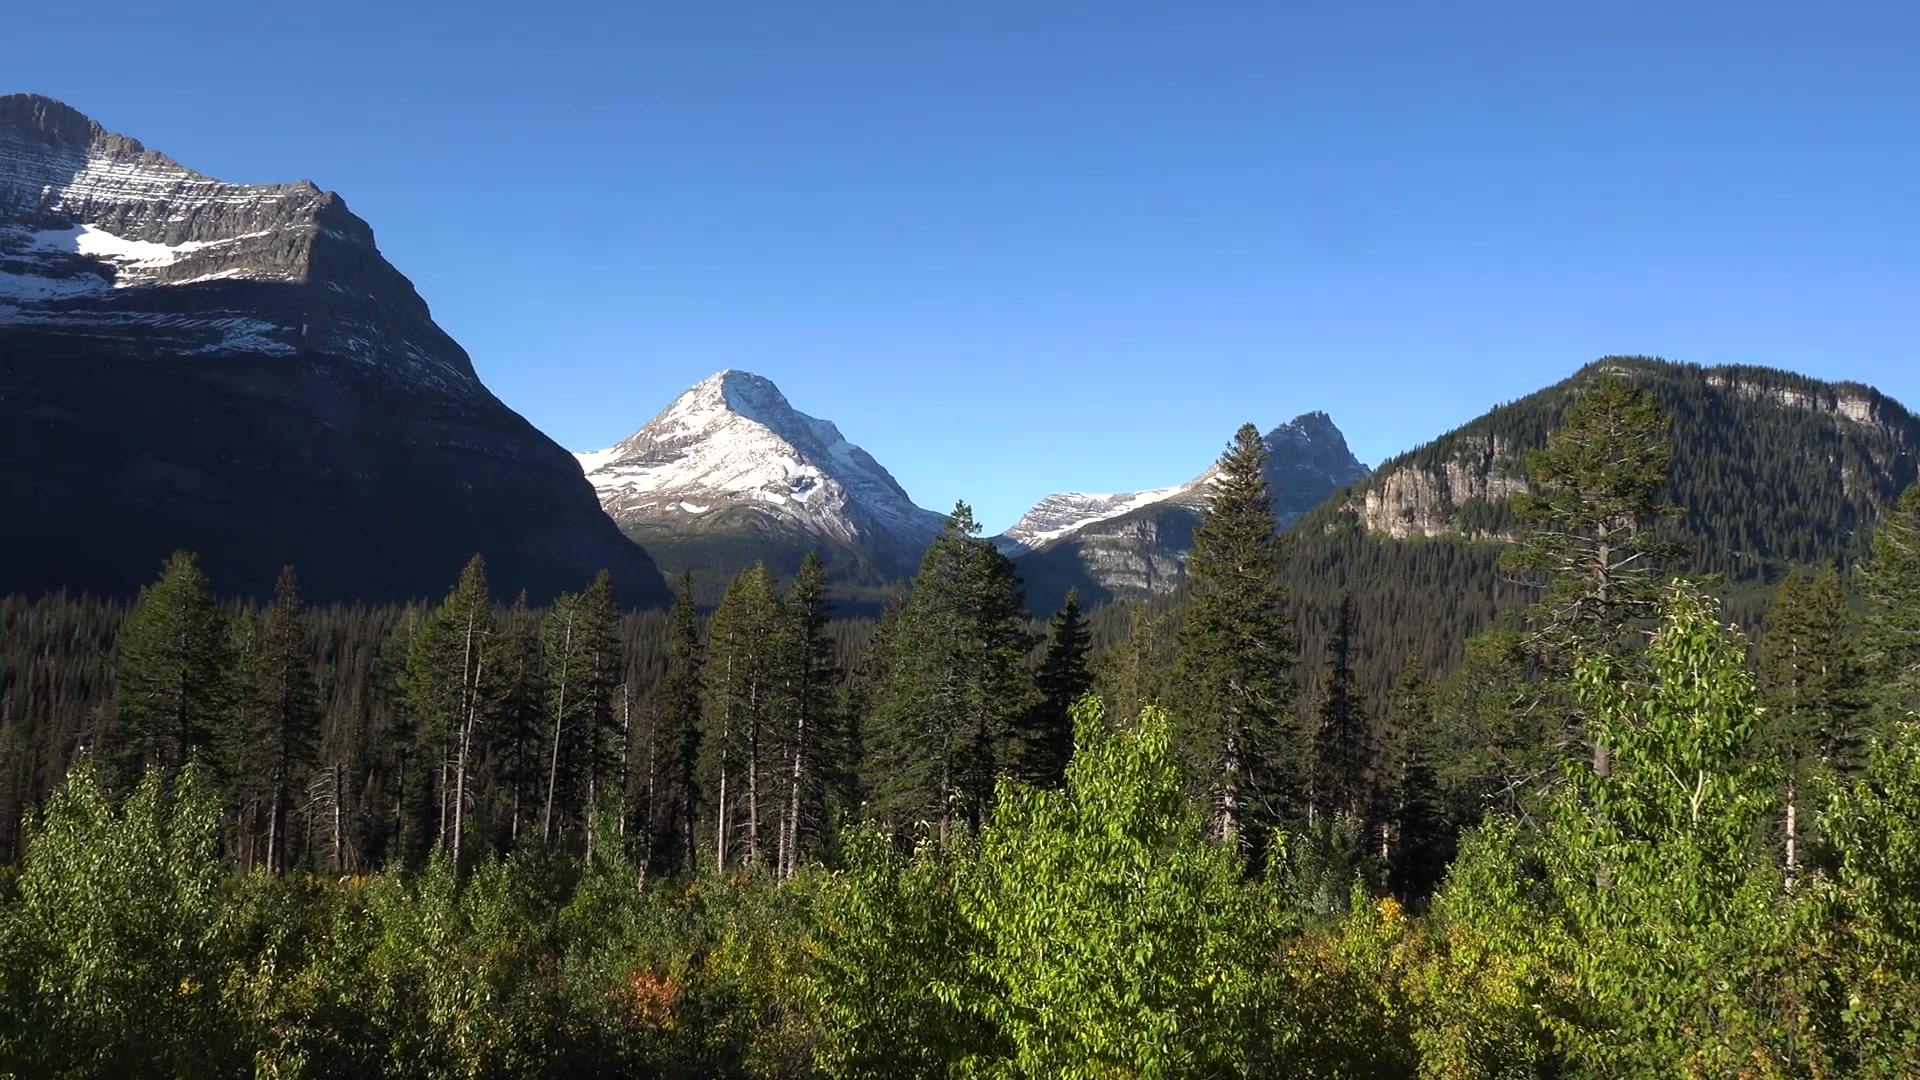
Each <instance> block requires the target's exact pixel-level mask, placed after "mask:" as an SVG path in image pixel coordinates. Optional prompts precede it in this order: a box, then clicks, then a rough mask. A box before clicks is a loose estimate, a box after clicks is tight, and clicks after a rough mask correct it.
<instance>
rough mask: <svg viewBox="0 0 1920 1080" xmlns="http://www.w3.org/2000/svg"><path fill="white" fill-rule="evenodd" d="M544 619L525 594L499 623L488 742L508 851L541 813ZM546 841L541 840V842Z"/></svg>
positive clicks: (502, 838)
mask: <svg viewBox="0 0 1920 1080" xmlns="http://www.w3.org/2000/svg"><path fill="white" fill-rule="evenodd" d="M544 627H545V618H544V616H543V615H542V614H537V613H535V612H534V611H533V610H531V609H530V608H529V606H528V604H527V594H526V590H524V589H523V590H521V592H520V595H519V596H518V597H516V598H515V599H514V602H513V607H511V608H509V609H508V611H507V613H506V616H505V618H504V619H502V620H501V623H500V627H499V630H498V636H497V648H496V650H495V651H496V655H497V656H498V658H499V660H498V664H497V665H496V667H495V670H496V671H497V672H498V673H499V676H500V678H499V686H500V699H499V718H498V722H497V723H495V724H494V725H493V730H492V732H491V733H490V737H489V739H488V740H487V742H488V748H489V756H490V757H491V758H492V760H493V761H494V762H495V765H494V768H493V769H492V770H491V771H492V772H493V775H494V779H495V781H496V783H497V784H499V785H500V787H501V788H502V790H500V791H499V792H497V794H496V801H497V802H498V807H497V814H498V818H499V823H498V826H497V828H498V830H499V831H498V835H497V836H496V843H498V844H501V845H503V846H505V847H507V848H511V847H513V846H514V845H515V844H517V843H518V842H519V839H520V830H521V829H522V828H523V827H526V828H529V829H531V828H537V827H538V826H539V824H540V820H539V817H538V812H539V811H540V810H542V809H544V806H543V804H542V802H541V799H540V796H541V793H542V792H543V791H544V790H545V786H544V783H543V782H544V781H545V779H546V770H545V768H544V767H543V766H545V765H546V762H547V756H546V755H545V754H542V753H541V752H540V750H541V748H542V747H543V746H545V745H546V739H545V738H544V735H545V733H546V732H547V730H548V727H547V722H548V713H547V684H546V670H545V662H544V657H543V655H542V651H541V650H542V644H543V643H542V636H543V635H542V630H543V629H544ZM542 842H544V837H543V838H542Z"/></svg>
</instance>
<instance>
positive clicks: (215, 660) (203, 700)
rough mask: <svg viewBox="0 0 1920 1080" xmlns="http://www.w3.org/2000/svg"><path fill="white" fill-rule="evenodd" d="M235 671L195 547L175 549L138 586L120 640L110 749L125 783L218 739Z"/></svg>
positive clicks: (175, 765) (174, 766)
mask: <svg viewBox="0 0 1920 1080" xmlns="http://www.w3.org/2000/svg"><path fill="white" fill-rule="evenodd" d="M229 673H230V663H229V656H228V647H227V628H226V619H225V617H224V616H223V615H222V614H221V612H220V609H219V607H218V606H217V605H216V604H215V603H214V601H213V597H212V596H211V595H209V594H208V591H207V580H206V578H205V577H204V576H203V575H202V574H201V573H200V566H199V563H198V562H197V561H196V560H195V559H194V557H193V555H192V554H190V553H188V552H184V551H181V552H175V553H174V554H173V555H172V557H170V558H169V559H168V560H167V563H166V566H165V568H164V569H163V570H162V571H161V573H160V579H159V580H158V581H156V582H154V583H153V584H152V585H149V586H147V587H146V588H144V589H142V590H141V591H140V598H139V600H138V601H137V602H136V603H135V604H134V607H133V611H132V612H131V613H130V614H129V615H128V616H127V620H126V623H125V624H124V625H123V626H122V628H121V631H120V636H119V639H118V642H117V643H116V646H115V654H114V679H115V683H116V687H117V689H116V693H115V697H114V719H115V724H114V727H115V728H116V729H117V731H118V732H119V735H118V738H117V741H118V743H119V745H117V746H110V747H107V748H105V751H106V753H107V754H109V755H111V756H113V757H115V758H117V759H118V760H120V761H121V762H122V763H123V768H122V769H121V770H119V772H120V775H119V777H118V779H119V781H120V782H121V783H122V784H130V782H131V780H132V779H133V776H132V769H133V768H137V767H138V766H139V765H141V764H146V765H156V766H160V767H163V768H168V769H177V768H179V767H180V766H182V765H185V764H186V763H187V761H188V760H189V759H190V758H192V757H193V756H194V754H195V753H196V752H198V751H201V750H206V749H209V748H211V747H212V746H213V745H214V739H215V735H216V733H217V732H218V731H219V730H220V727H221V724H222V722H223V721H224V720H225V719H226V718H227V717H228V716H229V715H230V714H229V712H228V710H229V707H230V701H231V696H230V695H231V681H230V679H229Z"/></svg>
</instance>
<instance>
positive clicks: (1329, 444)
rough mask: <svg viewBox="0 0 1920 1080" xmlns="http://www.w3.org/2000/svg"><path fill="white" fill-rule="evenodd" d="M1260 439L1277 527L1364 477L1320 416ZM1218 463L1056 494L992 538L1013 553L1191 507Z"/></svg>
mask: <svg viewBox="0 0 1920 1080" xmlns="http://www.w3.org/2000/svg"><path fill="white" fill-rule="evenodd" d="M1262 440H1263V441H1264V443H1265V444H1266V447H1267V453H1268V479H1269V481H1270V482H1271V483H1272V484H1273V487H1274V495H1275V499H1276V504H1277V509H1278V511H1279V515H1280V520H1281V522H1282V524H1285V523H1287V522H1291V521H1292V520H1293V519H1294V518H1295V517H1298V516H1299V515H1300V514H1301V513H1304V512H1305V510H1306V509H1308V508H1309V507H1310V506H1311V505H1312V504H1313V502H1315V501H1317V500H1318V499H1319V498H1321V497H1324V496H1325V495H1326V494H1328V493H1330V492H1331V491H1333V490H1334V489H1335V488H1338V487H1340V486H1342V485H1344V484H1349V483H1352V482H1353V481H1355V480H1358V479H1361V478H1363V477H1365V476H1366V475H1367V472H1368V470H1367V467H1366V466H1365V465H1363V464H1361V463H1360V461H1359V460H1358V459H1357V458H1355V457H1354V456H1353V454H1352V452H1351V451H1349V450H1348V449H1347V438H1346V436H1345V435H1344V434H1342V433H1341V431H1340V428H1339V427H1338V426H1336V425H1335V424H1334V422H1333V418H1332V417H1331V416H1328V415H1327V414H1326V413H1324V412H1320V411H1317V410H1316V411H1314V412H1306V413H1301V414H1300V415H1299V416H1296V417H1294V418H1293V419H1292V420H1289V421H1287V422H1286V423H1284V424H1281V425H1280V426H1278V427H1276V428H1274V429H1272V430H1271V431H1268V432H1267V433H1266V434H1265V435H1264V436H1262ZM1219 469H1220V467H1219V463H1218V462H1215V463H1214V464H1212V465H1209V466H1208V467H1207V468H1206V469H1205V470H1204V471H1203V472H1201V473H1200V475H1199V476H1196V477H1194V478H1193V479H1192V480H1189V481H1187V482H1186V483H1184V484H1176V485H1174V486H1172V487H1163V488H1153V489H1150V490H1147V491H1134V492H1127V493H1124V494H1118V495H1087V494H1082V493H1079V492H1061V493H1057V494H1053V495H1049V496H1047V497H1046V498H1044V499H1041V500H1040V501H1039V502H1038V503H1036V504H1035V505H1034V507H1033V509H1031V510H1028V511H1027V512H1026V513H1025V514H1024V515H1022V516H1021V518H1020V520H1019V521H1017V522H1015V523H1014V525H1013V527H1012V528H1010V529H1008V530H1007V531H1006V532H1005V533H1003V534H1001V535H1000V536H999V537H998V538H997V542H998V543H999V545H1000V548H1001V550H1003V551H1007V552H1011V553H1015V554H1018V553H1019V552H1022V551H1033V550H1037V549H1039V548H1042V547H1045V546H1047V545H1049V544H1052V543H1055V542H1058V541H1060V540H1063V539H1065V538H1067V537H1069V536H1072V535H1073V534H1075V533H1078V532H1080V531H1082V530H1084V529H1087V528H1089V527H1092V526H1095V525H1098V524H1100V523H1102V522H1107V521H1113V520H1115V519H1117V518H1122V517H1126V516H1127V515H1129V514H1132V513H1134V512H1135V511H1139V510H1145V509H1147V508H1149V507H1152V506H1154V505H1156V504H1159V503H1170V504H1178V505H1182V506H1192V507H1197V506H1199V505H1200V504H1201V503H1202V502H1204V501H1205V499H1206V495H1207V489H1208V487H1209V486H1210V485H1211V484H1212V483H1213V480H1214V478H1215V477H1216V476H1218V475H1219Z"/></svg>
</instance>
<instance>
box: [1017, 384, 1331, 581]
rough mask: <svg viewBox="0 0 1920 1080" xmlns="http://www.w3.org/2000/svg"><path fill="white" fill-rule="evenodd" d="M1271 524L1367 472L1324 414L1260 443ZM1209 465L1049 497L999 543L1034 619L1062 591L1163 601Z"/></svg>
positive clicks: (1211, 472)
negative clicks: (1147, 487) (1160, 596)
mask: <svg viewBox="0 0 1920 1080" xmlns="http://www.w3.org/2000/svg"><path fill="white" fill-rule="evenodd" d="M1265 442H1266V446H1267V454H1268V459H1267V482H1268V484H1269V485H1271V487H1272V489H1273V494H1274V500H1273V508H1274V517H1275V520H1276V521H1277V522H1278V524H1279V525H1280V527H1282V528H1285V527H1287V526H1289V525H1291V524H1293V522H1294V521H1295V519H1297V518H1299V517H1300V515H1302V514H1304V513H1306V512H1307V511H1309V510H1311V509H1313V508H1314V507H1315V506H1318V505H1319V504H1320V503H1321V502H1323V501H1324V500H1326V498H1327V497H1328V496H1330V495H1332V494H1333V493H1334V492H1335V491H1337V490H1339V489H1340V488H1342V487H1345V486H1346V485H1348V484H1352V483H1354V482H1356V481H1359V480H1363V479H1365V478H1366V477H1367V476H1368V475H1369V472H1368V469H1367V467H1366V466H1365V465H1363V464H1361V463H1360V461H1359V460H1358V459H1356V458H1355V457H1354V456H1353V452H1352V451H1351V450H1349V449H1348V448H1347V440H1346V437H1345V436H1344V435H1342V434H1341V432H1340V429H1339V428H1338V427H1336V426H1334V423H1333V420H1332V419H1331V418H1330V417H1328V416H1327V414H1326V413H1323V412H1311V413H1305V414H1303V415H1301V416H1297V417H1295V418H1294V419H1292V420H1290V421H1288V422H1287V423H1285V424H1282V425H1281V426H1279V427H1277V428H1274V429H1273V430H1272V431H1270V432H1268V433H1267V434H1266V436H1265ZM1216 475H1217V465H1216V466H1213V467H1209V468H1208V469H1207V470H1206V471H1205V472H1203V473H1201V474H1200V475H1199V476H1196V477H1194V478H1193V479H1192V480H1190V481H1188V482H1187V483H1184V484H1180V485H1178V486H1176V487H1170V488H1157V489H1154V490H1152V491H1143V492H1137V493H1134V494H1129V495H1077V494H1069V495H1050V496H1048V497H1047V498H1046V499H1043V500H1041V501H1040V503H1039V504H1038V505H1036V506H1035V507H1034V508H1033V509H1032V510H1030V511H1028V512H1027V514H1026V515H1025V516H1024V517H1022V518H1021V519H1020V521H1019V523H1017V524H1016V525H1015V526H1014V527H1013V528H1012V529H1009V530H1007V532H1006V534H1005V535H1003V536H1002V537H1001V538H1000V544H1001V547H1002V549H1003V550H1007V551H1009V552H1010V553H1012V554H1013V555H1014V557H1015V560H1016V562H1017V563H1018V565H1019V567H1020V572H1021V575H1022V577H1023V578H1025V580H1026V582H1027V587H1028V594H1029V599H1030V600H1031V601H1032V603H1033V605H1034V608H1035V610H1045V609H1047V608H1050V607H1053V606H1056V605H1057V604H1058V603H1059V602H1060V601H1061V599H1062V598H1064V596H1065V594H1066V590H1067V589H1068V588H1069V587H1073V588H1078V589H1079V590H1080V592H1081V595H1082V597H1083V598H1084V599H1088V600H1091V599H1096V598H1110V597H1125V596H1141V595H1150V594H1154V593H1163V592H1170V591H1172V590H1173V589H1175V588H1177V587H1178V586H1179V585H1180V583H1181V582H1182V581H1184V580H1185V578H1186V557H1187V551H1188V550H1189V549H1190V548H1192V546H1193V530H1194V527H1195V526H1196V525H1198V524H1199V521H1200V515H1201V511H1202V509H1203V508H1204V507H1205V504H1206V494H1207V491H1208V489H1209V488H1210V487H1211V485H1212V483H1213V480H1214V477H1215V476H1216Z"/></svg>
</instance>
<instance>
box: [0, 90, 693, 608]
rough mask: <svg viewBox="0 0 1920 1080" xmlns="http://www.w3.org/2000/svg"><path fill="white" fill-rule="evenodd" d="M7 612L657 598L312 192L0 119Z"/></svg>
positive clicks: (645, 574) (85, 123) (645, 573)
mask: <svg viewBox="0 0 1920 1080" xmlns="http://www.w3.org/2000/svg"><path fill="white" fill-rule="evenodd" d="M0 506H5V507H6V509H7V512H8V515H9V527H8V528H7V529H5V530H0V593H4V592H10V591H29V592H38V591H43V590H48V589H56V588H67V589H75V590H87V591H96V592H106V593H115V594H124V593H128V592H130V591H132V590H133V589H135V588H137V587H138V586H139V585H140V584H141V583H143V582H144V581H146V580H148V579H150V578H151V577H152V576H153V575H154V573H156V572H157V570H158V568H159V565H160V562H161V560H162V559H163V558H164V557H165V555H166V554H167V552H168V551H170V550H172V549H174V548H189V549H193V550H196V551H198V552H199V553H200V554H201V557H202V560H203V562H204V563H205V565H206V568H207V571H208V573H209V575H210V577H211V578H212V579H213V582H214V585H215V586H216V588H218V589H220V590H222V591H223V592H234V593H255V594H257V593H260V592H263V591H265V590H268V589H270V588H271V586H272V582H273V578H274V575H275V573H276V572H277V571H278V569H279V567H280V565H281V564H282V563H288V562H290V563H293V564H295V565H296V566H297V567H298V568H299V570H300V572H301V576H302V580H303V584H304V585H305V587H306V589H307V591H308V593H309V595H310V596H312V597H313V598H315V599H340V600H370V601H373V600H393V599H402V598H409V597H415V596H435V595H439V594H440V593H442V592H444V591H445V590H446V588H447V587H448V586H449V585H450V584H451V583H452V581H453V579H454V577H455V576H456V575H457V574H458V572H459V569H460V566H461V565H462V563H464V562H465V561H466V559H467V558H468V557H469V556H471V555H472V554H474V553H475V552H480V553H482V554H484V555H485V556H486V557H487V559H488V562H489V570H490V576H491V578H492V580H493V582H494V584H495V585H496V587H497V588H498V589H499V590H500V591H501V592H502V593H503V594H508V595H510V594H511V593H512V592H513V591H516V590H518V589H522V588H525V589H527V590H529V592H530V593H531V594H532V596H533V597H534V598H535V599H536V600H538V599H541V598H544V597H548V596H551V595H553V594H554V593H555V592H558V591H560V590H562V589H576V588H580V587H581V586H583V585H584V584H585V583H586V582H587V581H588V580H590V579H591V577H592V575H593V574H594V573H596V572H597V571H598V570H600V569H601V568H606V569H608V570H610V571H612V572H613V574H614V577H615V581H616V587H617V588H618V590H619V592H620V594H621V596H622V598H623V599H624V600H625V601H627V602H630V603H654V602H658V601H660V600H661V599H663V598H664V585H663V583H662V582H661V580H660V577H659V573H658V571H657V570H656V569H655V568H654V566H653V565H652V562H651V560H649V559H648V558H647V556H646V554H645V552H643V551H642V550H640V549H639V548H638V547H637V546H635V545H634V544H632V543H631V542H630V541H628V540H626V539H625V538H624V537H622V536H621V535H620V533H619V531H618V530H617V529H616V528H614V527H613V526H612V525H611V524H609V523H608V522H607V521H606V520H605V518H604V516H603V515H601V514H600V513H599V512H598V508H597V505H596V501H595V499H594V497H593V493H592V490H591V488H590V487H589V486H588V485H587V484H586V483H584V482H583V481H582V480H581V479H580V477H579V474H578V470H577V468H576V467H575V466H574V464H573V462H572V461H571V459H570V458H569V456H568V455H567V453H566V452H565V451H564V450H562V449H561V448H560V447H559V446H557V445H555V444H554V443H553V442H552V440H550V439H548V438H546V437H545V436H544V435H542V434H541V433H540V432H539V431H537V430H535V429H534V428H533V427H532V426H531V425H530V424H528V423H527V422H526V421H525V420H524V419H522V418H521V417H520V416H518V415H517V414H515V413H514V412H512V411H511V410H509V409H508V408H507V407H506V406H504V405H502V404H501V403H500V402H499V400H498V399H496V398H494V396H493V395H492V394H491V393H490V392H488V390H487V389H486V387H485V386H483V385H482V384H481V383H480V381H479V379H478V378H477V377H476V376H475V374H474V370H473V366H472V364H471V362H470V361H469V360H468V357H467V355H466V353H465V352H464V351H463V350H462V349H461V348H460V346H459V345H457V344H456V343H455V342H454V341H453V340H452V339H451V338H450V337H448V336H447V335H446V334H445V333H444V332H443V331H442V330H441V329H440V328H439V327H438V326H436V325H435V324H434V322H433V320H432V317H431V315H430V314H429V312H428V310H427V305H426V304H425V302H424V301H422V300H421V299H420V297H419V295H418V294H417V293H416V292H415V291H414V289H413V286H412V284H411V283H410V282H409V281H408V280H407V279H406V278H405V277H404V276H403V275H401V274H400V272H399V271H398V270H396V269H394V268H393V267H392V266H391V265H390V264H388V263H387V261H386V260H385V259H384V258H382V257H381V255H380V253H379V250H378V248H377V247H376V246H375V244H374V240H373V232H372V230H371V229H370V228H369V227H368V226H367V224H366V223H365V222H363V221H361V220H360V219H359V218H357V217H355V216H354V215H353V214H352V213H351V212H349V211H348V210H347V208H346V205H345V203H343V202H342V201H341V200H340V198H339V197H338V196H336V195H333V194H331V193H329V192H324V191H321V190H320V189H318V188H316V187H315V186H313V185H312V184H310V183H298V184H284V185H239V184H226V183H222V182H220V181H217V180H213V179H211V178H209V177H206V176H202V175H200V174H198V173H195V172H193V171H191V170H189V169H187V168H185V167H183V166H181V165H180V164H178V163H177V162H175V161H173V160H172V159H170V158H168V157H166V156H164V155H162V154H159V153H155V152H153V151H149V150H147V149H146V148H145V147H143V146H142V145H141V144H140V143H139V142H137V141H135V140H133V139H129V138H126V137H124V136H120V135H115V134H112V133H110V132H107V131H106V130H104V129H103V128H101V127H100V125H98V124H96V123H94V122H93V121H92V120H90V119H88V118H87V117H86V116H84V115H82V114H80V113H79V112H77V111H75V110H73V109H71V108H69V107H67V106H66V105H63V104H61V103H59V102H57V101H53V100H51V99H48V98H44V97H38V96H34V95H24V94H16V95H10V96H6V97H0Z"/></svg>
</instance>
